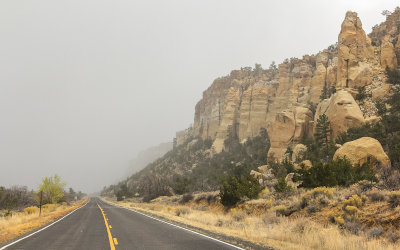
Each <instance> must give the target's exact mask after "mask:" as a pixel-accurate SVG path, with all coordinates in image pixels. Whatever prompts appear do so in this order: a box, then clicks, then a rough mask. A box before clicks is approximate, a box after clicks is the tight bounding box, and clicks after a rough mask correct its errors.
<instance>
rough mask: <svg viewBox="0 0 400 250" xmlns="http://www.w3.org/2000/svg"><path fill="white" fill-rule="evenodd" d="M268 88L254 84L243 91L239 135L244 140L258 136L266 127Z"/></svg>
mask: <svg viewBox="0 0 400 250" xmlns="http://www.w3.org/2000/svg"><path fill="white" fill-rule="evenodd" d="M267 108H268V88H267V87H265V86H262V85H254V86H252V87H249V88H248V89H247V90H246V91H244V92H243V95H242V102H241V107H240V116H239V131H238V137H239V138H240V139H241V140H243V139H246V138H248V137H254V136H257V135H258V134H259V132H260V129H261V128H265V127H266V123H267Z"/></svg>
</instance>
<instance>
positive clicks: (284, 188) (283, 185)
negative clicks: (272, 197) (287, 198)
mask: <svg viewBox="0 0 400 250" xmlns="http://www.w3.org/2000/svg"><path fill="white" fill-rule="evenodd" d="M274 188H275V191H276V192H279V193H283V192H288V191H291V190H292V187H290V186H288V184H287V182H286V180H285V177H283V176H282V177H281V178H279V180H278V183H277V184H276V185H275V186H274Z"/></svg>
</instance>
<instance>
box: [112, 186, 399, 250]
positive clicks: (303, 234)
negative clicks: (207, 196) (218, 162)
mask: <svg viewBox="0 0 400 250" xmlns="http://www.w3.org/2000/svg"><path fill="white" fill-rule="evenodd" d="M318 191H321V190H318ZM330 191H331V190H323V193H324V194H325V195H326V194H328V195H331V192H330ZM163 199H164V198H163ZM163 199H160V200H158V201H156V202H154V201H152V202H151V203H142V202H138V201H131V202H127V201H124V202H116V201H114V200H112V199H106V200H105V201H107V202H110V203H114V204H116V205H119V206H124V207H128V208H132V209H135V210H138V211H141V212H150V213H152V214H154V215H157V216H161V217H164V218H167V219H169V220H172V221H175V222H179V223H183V224H187V225H190V226H193V227H196V228H200V229H204V230H207V231H210V232H213V233H217V234H221V235H226V236H232V237H235V238H239V239H243V240H246V241H251V242H254V243H257V244H259V245H263V246H270V247H274V248H277V249H332V250H336V249H348V250H353V249H354V250H356V249H357V250H358V249H374V250H380V249H388V250H392V249H400V244H399V243H397V245H396V244H391V243H389V241H388V240H387V239H386V238H384V237H382V238H373V239H367V237H366V236H365V235H363V234H360V235H359V236H357V235H354V234H351V233H348V232H347V231H344V230H341V229H340V228H339V225H336V224H332V223H320V222H318V221H315V220H313V219H312V218H310V217H304V216H298V217H296V216H290V217H280V216H276V211H279V210H280V209H283V206H282V207H280V206H279V205H278V206H273V207H271V208H270V209H269V210H268V211H265V212H264V213H258V212H257V213H254V214H253V213H250V214H248V212H246V209H245V207H246V206H245V205H242V206H240V207H236V208H234V209H231V210H230V211H229V212H227V211H226V210H225V209H224V208H223V206H222V205H221V204H220V203H219V202H214V203H211V204H210V205H208V204H207V203H206V202H199V203H197V202H194V201H191V202H188V203H186V204H185V205H180V204H178V203H173V202H165V200H164V201H163ZM263 201H264V202H266V203H269V204H268V205H267V207H270V205H271V204H270V202H268V200H263ZM357 201H358V200H357ZM252 203H255V204H257V206H259V205H260V204H258V203H260V202H254V201H253V202H252ZM353 210H354V209H353ZM326 217H327V219H328V216H326ZM338 224H339V223H338Z"/></svg>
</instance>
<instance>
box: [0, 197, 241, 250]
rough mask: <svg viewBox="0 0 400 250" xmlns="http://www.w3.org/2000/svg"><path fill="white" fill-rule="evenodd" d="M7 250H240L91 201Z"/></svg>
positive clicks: (124, 210) (100, 202)
mask: <svg viewBox="0 0 400 250" xmlns="http://www.w3.org/2000/svg"><path fill="white" fill-rule="evenodd" d="M107 227H108V229H107ZM0 249H1V248H0ZM6 249H10V250H11V249H29V250H31V249H55V250H63V249H85V250H87V249H96V250H97V249H99V250H101V249H157V250H158V249H202V250H203V249H238V248H235V247H234V246H232V245H229V244H226V243H223V242H220V241H218V240H214V239H212V238H208V237H205V236H202V235H199V234H196V233H194V232H191V231H188V230H184V229H181V228H178V227H174V226H172V225H169V224H166V223H163V222H160V221H157V220H155V219H152V218H149V217H147V216H145V215H142V214H139V213H136V212H134V211H130V210H127V209H124V208H120V207H116V206H112V205H109V204H107V203H105V202H103V201H101V200H100V199H98V198H91V199H90V201H89V202H88V203H87V204H86V205H85V206H84V207H82V208H80V209H78V210H76V211H75V212H73V213H72V214H70V215H69V216H67V217H65V218H64V219H62V220H61V221H59V222H57V223H55V224H54V225H52V226H50V227H48V228H46V229H44V230H42V231H40V232H38V233H36V234H34V235H32V236H30V237H27V238H25V239H23V240H21V241H19V242H17V243H15V244H13V245H10V246H8V247H7V248H6Z"/></svg>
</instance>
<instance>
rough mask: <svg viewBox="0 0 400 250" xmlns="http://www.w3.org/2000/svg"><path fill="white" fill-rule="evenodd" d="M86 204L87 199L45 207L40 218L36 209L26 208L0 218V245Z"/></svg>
mask: <svg viewBox="0 0 400 250" xmlns="http://www.w3.org/2000/svg"><path fill="white" fill-rule="evenodd" d="M86 202H87V199H86V200H84V201H79V202H76V203H74V202H73V203H72V204H71V205H70V206H68V205H66V204H49V205H45V206H43V209H42V215H41V216H40V217H39V209H38V208H37V207H28V208H25V209H24V212H13V214H12V216H9V217H0V243H3V242H6V241H9V240H11V239H14V238H16V237H19V236H21V235H23V234H25V233H27V232H30V231H32V230H34V229H36V228H39V227H41V226H44V225H46V224H48V223H50V222H53V221H55V220H56V219H58V218H60V217H62V216H64V215H65V214H67V213H69V212H71V211H72V210H74V209H76V208H78V207H80V206H82V205H84V204H85V203H86Z"/></svg>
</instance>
